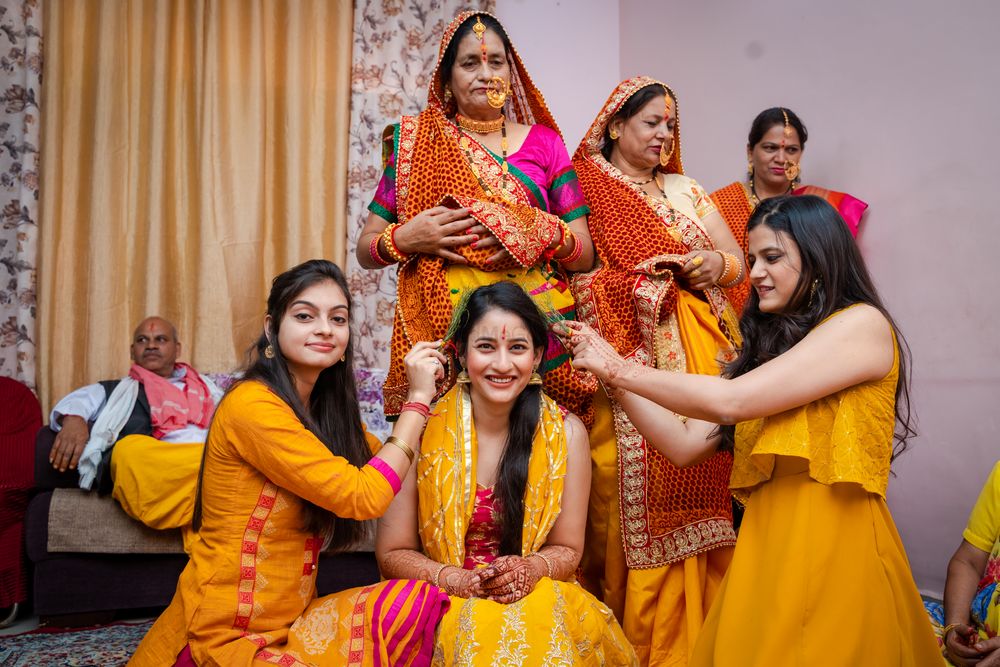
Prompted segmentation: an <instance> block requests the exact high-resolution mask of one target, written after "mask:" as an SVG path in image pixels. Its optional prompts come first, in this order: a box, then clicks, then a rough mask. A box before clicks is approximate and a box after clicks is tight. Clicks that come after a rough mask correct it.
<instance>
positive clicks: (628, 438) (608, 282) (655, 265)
mask: <svg viewBox="0 0 1000 667" xmlns="http://www.w3.org/2000/svg"><path fill="white" fill-rule="evenodd" d="M648 85H660V86H663V87H664V88H667V87H666V85H665V84H663V83H661V82H658V81H655V80H653V79H649V78H647V77H636V78H634V79H629V80H627V81H624V82H622V84H620V85H619V86H618V88H616V89H615V91H614V92H613V93H612V94H611V97H610V98H609V99H608V102H607V103H606V104H605V106H604V108H603V109H602V111H601V113H600V115H598V117H597V119H596V120H595V121H594V123H593V125H591V128H590V130H589V131H588V132H587V134H586V135H585V136H584V139H583V142H581V144H580V147H579V148H578V149H577V151H576V153H575V155H574V157H573V165H574V167H575V168H576V172H577V175H578V177H579V179H580V184H581V187H582V188H583V190H584V194H585V196H586V197H587V201H588V203H589V205H590V208H591V215H590V218H589V220H588V222H589V225H590V231H591V236H592V238H593V241H594V248H595V250H596V252H597V254H598V257H599V258H600V266H599V267H598V268H597V269H595V270H594V271H592V272H589V273H586V274H577V275H576V276H574V278H573V281H572V287H573V292H574V295H575V296H576V299H577V317H578V318H579V319H580V320H582V321H584V322H587V323H588V324H590V325H591V326H593V327H594V328H595V329H596V330H597V331H598V332H600V334H601V335H602V336H603V337H604V338H605V339H607V340H608V341H609V342H610V343H611V344H612V345H614V346H615V348H616V349H617V351H618V352H619V354H621V355H622V356H623V357H625V358H626V359H628V360H630V361H632V362H634V363H640V364H643V365H646V366H654V367H656V368H662V369H666V370H672V371H680V372H689V373H703V374H713V375H715V374H718V373H719V368H720V366H719V362H720V360H724V359H725V358H726V356H727V355H729V354H731V352H732V349H733V345H734V343H736V342H737V339H738V336H739V331H738V326H737V320H736V314H735V312H734V311H733V309H732V307H731V305H730V303H729V301H728V299H727V296H726V294H725V293H724V292H723V290H721V289H719V288H717V287H712V288H710V289H708V290H705V291H699V292H692V291H689V290H687V289H686V288H685V287H683V286H681V285H679V284H678V283H677V282H676V281H675V280H674V276H673V272H674V271H675V270H677V269H679V268H680V267H681V266H682V265H683V264H684V263H685V260H684V255H685V254H687V253H689V252H691V251H693V250H712V249H714V244H713V242H712V239H711V237H710V236H709V235H708V233H707V232H706V231H705V228H704V226H703V224H702V223H701V218H703V217H706V216H708V215H709V214H711V213H712V212H714V210H715V208H714V206H713V205H712V203H711V200H710V199H709V197H708V195H707V194H706V193H705V191H704V190H703V189H702V188H701V186H699V185H698V184H697V182H695V181H694V180H692V179H691V178H689V177H687V176H685V175H684V173H683V167H682V165H681V159H680V124H679V120H678V122H677V124H676V125H675V130H674V143H673V145H674V147H675V150H674V152H673V154H672V157H671V159H670V161H669V163H668V165H667V166H665V167H662V168H661V170H660V171H661V175H660V178H661V179H662V183H663V188H664V192H665V195H666V196H665V197H663V198H659V197H651V196H649V195H648V194H646V193H645V192H644V191H643V190H642V188H641V187H639V186H638V185H636V184H635V183H634V182H632V181H631V180H630V179H628V178H626V177H625V176H624V175H623V174H622V173H621V171H619V170H618V169H617V168H616V167H615V166H614V165H612V164H611V163H610V162H609V161H608V160H606V159H605V158H604V157H603V155H602V154H601V145H602V139H603V137H604V134H605V128H606V126H607V124H608V122H609V121H610V120H611V118H612V117H613V116H614V114H615V113H617V112H618V110H619V109H620V108H621V107H622V105H623V104H625V102H626V101H627V100H628V99H629V98H630V97H631V96H632V95H634V94H635V93H636V92H638V91H639V90H641V89H642V88H645V87H646V86H648ZM594 408H595V414H594V427H593V428H592V430H591V432H590V441H591V458H592V462H593V480H592V487H591V502H590V514H589V517H588V532H587V547H586V550H585V553H584V562H583V575H584V578H585V583H586V584H587V586H588V588H589V589H590V590H591V591H593V592H595V593H597V594H599V595H602V596H603V599H604V602H605V603H606V604H608V606H610V607H611V608H612V609H613V610H614V612H615V614H616V615H617V616H618V618H619V619H620V620H621V622H622V626H623V627H624V631H625V635H626V637H628V639H629V641H630V642H631V643H632V644H633V646H635V649H636V653H637V654H638V655H639V658H640V660H641V661H642V663H643V664H649V665H658V666H659V665H684V664H686V662H687V659H688V655H689V653H690V651H691V649H692V648H693V645H694V642H695V640H696V637H697V634H698V632H699V630H700V628H701V625H702V623H703V621H704V618H705V615H706V614H707V613H708V609H709V607H710V606H711V603H712V600H713V599H714V597H715V595H716V593H717V591H718V589H719V586H720V584H721V582H722V578H723V576H724V575H725V572H726V568H727V567H728V565H729V562H730V560H731V558H732V551H733V549H732V547H733V544H735V541H736V534H735V532H734V530H733V524H732V499H731V495H730V493H729V489H728V483H729V472H730V467H731V465H732V456H731V454H730V453H729V452H719V453H718V454H716V455H714V456H712V457H711V458H709V459H708V460H707V461H704V462H703V463H701V464H699V465H697V466H693V467H691V468H684V469H680V468H677V467H675V466H673V465H671V464H670V463H669V462H668V461H667V460H666V458H665V457H663V456H662V455H661V454H660V453H659V452H657V451H656V450H655V449H654V448H653V447H652V446H651V445H649V444H648V443H647V442H646V441H645V439H644V438H643V437H642V436H641V435H640V434H639V433H638V432H637V431H636V429H635V427H634V426H633V425H632V423H631V422H630V421H629V419H628V415H627V414H626V413H625V411H624V410H623V409H622V408H621V407H620V406H619V405H617V404H616V403H615V402H613V401H611V400H610V399H609V398H608V397H607V395H606V394H604V393H603V392H598V394H597V396H596V397H595V399H594Z"/></svg>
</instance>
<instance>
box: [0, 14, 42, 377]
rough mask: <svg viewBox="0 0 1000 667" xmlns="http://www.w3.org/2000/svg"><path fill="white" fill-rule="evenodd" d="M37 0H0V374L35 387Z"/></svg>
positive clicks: (39, 18)
mask: <svg viewBox="0 0 1000 667" xmlns="http://www.w3.org/2000/svg"><path fill="white" fill-rule="evenodd" d="M41 25H42V10H41V4H40V2H39V0H2V1H0V375H4V376H8V377H13V378H15V379H17V380H20V381H21V382H23V383H24V384H26V385H28V386H29V387H31V388H32V389H34V387H35V340H36V338H37V332H36V327H35V307H36V306H35V280H36V270H35V267H36V257H37V244H38V147H39V127H40V123H39V122H38V105H39V99H38V94H39V91H40V90H41V83H42V34H41Z"/></svg>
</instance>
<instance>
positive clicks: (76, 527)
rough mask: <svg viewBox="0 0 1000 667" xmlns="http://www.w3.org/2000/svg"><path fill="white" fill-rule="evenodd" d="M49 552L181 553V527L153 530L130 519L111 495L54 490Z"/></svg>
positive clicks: (50, 508) (49, 520)
mask: <svg viewBox="0 0 1000 667" xmlns="http://www.w3.org/2000/svg"><path fill="white" fill-rule="evenodd" d="M48 530H49V537H48V550H49V551H50V552H55V553H60V552H73V553H104V554H140V553H141V554H178V553H179V554H182V553H184V544H183V542H182V540H181V531H180V530H154V529H152V528H149V527H148V526H145V525H143V524H142V523H140V522H138V521H136V520H134V519H132V518H130V517H129V516H128V515H127V514H125V512H124V511H123V510H122V508H121V506H120V505H119V504H118V503H117V502H116V501H114V500H112V499H111V497H110V496H103V497H102V496H98V495H97V494H94V493H88V492H86V491H82V490H80V489H55V490H54V491H53V492H52V503H51V504H50V506H49V517H48Z"/></svg>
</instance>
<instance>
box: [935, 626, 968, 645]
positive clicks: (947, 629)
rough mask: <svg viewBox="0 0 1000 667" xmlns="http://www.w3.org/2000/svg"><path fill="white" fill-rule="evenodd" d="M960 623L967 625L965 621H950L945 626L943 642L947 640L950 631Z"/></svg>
mask: <svg viewBox="0 0 1000 667" xmlns="http://www.w3.org/2000/svg"><path fill="white" fill-rule="evenodd" d="M960 625H965V623H949V624H948V625H946V626H944V632H942V633H941V642H942V643H944V642H947V641H948V633H949V632H951V631H952V630H954V629H955V628H957V627H958V626H960Z"/></svg>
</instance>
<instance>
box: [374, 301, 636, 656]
mask: <svg viewBox="0 0 1000 667" xmlns="http://www.w3.org/2000/svg"><path fill="white" fill-rule="evenodd" d="M452 330H453V335H452V336H450V338H451V340H453V341H454V342H455V344H456V345H457V346H458V350H459V356H460V360H461V363H462V365H463V366H464V368H465V370H463V371H462V372H461V373H460V374H459V380H458V384H456V386H455V387H454V388H452V389H451V390H450V391H449V392H448V393H447V394H445V396H444V397H443V398H442V399H441V400H440V401H439V402H438V404H437V406H436V407H435V410H434V412H433V413H432V414H431V416H430V418H429V420H428V422H427V428H426V430H425V431H424V435H423V441H422V443H421V454H420V458H419V460H418V462H417V466H416V470H415V471H414V470H411V471H410V473H409V474H408V475H407V476H406V479H405V480H404V482H403V488H402V489H401V491H400V493H399V495H397V496H396V499H395V500H394V501H393V503H392V505H391V507H390V508H389V511H388V512H386V514H385V515H384V516H383V517H382V519H381V520H380V521H379V530H378V537H377V540H376V546H375V551H376V556H377V557H378V561H379V566H380V568H381V570H382V574H383V576H385V577H392V578H407V579H422V580H424V581H429V582H431V583H432V584H435V585H439V586H440V587H442V588H443V589H444V590H445V591H446V592H447V593H448V595H449V596H450V597H451V607H450V609H449V611H448V613H447V614H446V615H445V616H444V618H443V619H442V620H441V623H440V625H439V626H438V632H437V638H436V642H435V646H434V661H433V664H435V665H438V664H442V665H443V664H469V665H480V664H481V665H492V664H497V663H498V662H499V663H502V664H525V665H540V664H560V665H564V664H566V665H569V664H580V665H604V664H608V665H630V664H636V661H635V654H634V652H633V651H632V648H631V646H630V645H629V644H628V642H627V641H626V640H625V636H624V634H623V633H622V630H621V627H620V626H619V625H618V622H617V621H616V620H615V619H614V616H613V615H612V613H611V610H609V609H608V608H607V607H605V606H604V605H603V604H601V603H600V602H598V601H597V599H596V598H594V597H593V596H592V595H590V593H588V592H586V591H585V590H584V589H583V588H582V587H580V585H579V584H577V583H576V580H575V577H574V573H575V572H576V569H577V565H578V564H579V561H580V555H581V553H582V550H583V536H584V526H585V524H586V519H587V502H588V496H589V489H590V457H589V454H588V452H589V447H588V442H587V434H586V431H585V429H584V427H583V424H582V423H581V421H580V420H579V419H578V418H577V417H576V416H574V415H572V414H568V413H565V412H564V411H563V410H561V409H560V408H559V406H557V405H556V404H555V402H554V401H552V400H551V399H550V398H548V397H547V396H545V395H544V394H543V393H542V391H541V378H540V377H539V376H538V374H537V368H538V365H539V363H540V362H541V360H542V353H543V351H544V346H545V344H546V340H547V327H546V324H545V319H544V318H543V316H542V314H541V313H540V312H539V311H538V309H537V308H536V307H535V306H534V305H533V303H532V300H531V298H530V297H529V296H528V295H527V294H526V293H525V292H524V291H523V290H522V289H521V288H520V287H518V286H517V285H514V284H513V283H509V282H499V283H495V284H493V285H488V286H485V287H480V288H478V289H476V290H475V291H474V292H472V294H471V296H470V297H469V298H468V300H467V301H466V303H465V305H464V307H463V305H461V304H460V305H459V307H458V308H456V315H455V319H454V321H453V323H452Z"/></svg>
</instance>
